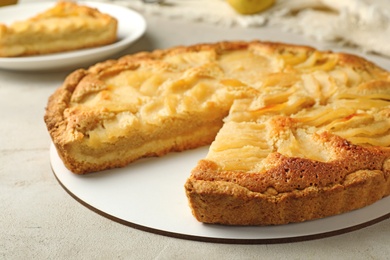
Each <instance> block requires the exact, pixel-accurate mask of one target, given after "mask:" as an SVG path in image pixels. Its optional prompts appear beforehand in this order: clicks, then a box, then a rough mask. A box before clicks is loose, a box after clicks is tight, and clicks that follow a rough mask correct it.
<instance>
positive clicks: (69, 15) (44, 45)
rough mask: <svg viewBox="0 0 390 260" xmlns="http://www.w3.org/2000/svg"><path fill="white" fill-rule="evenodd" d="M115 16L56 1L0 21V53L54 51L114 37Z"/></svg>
mask: <svg viewBox="0 0 390 260" xmlns="http://www.w3.org/2000/svg"><path fill="white" fill-rule="evenodd" d="M117 26H118V25H117V20H116V19H115V18H114V17H112V16H110V15H108V14H104V13H101V12H100V11H99V10H97V9H96V8H92V7H88V6H84V5H80V4H77V3H74V2H70V1H59V2H58V3H57V4H56V5H55V6H54V7H51V8H50V9H48V10H46V11H44V12H42V13H40V14H37V15H36V16H34V17H32V18H30V19H27V20H24V21H17V22H14V23H13V24H11V25H9V26H6V25H3V24H0V57H16V56H29V55H37V54H46V53H56V52H63V51H70V50H78V49H84V48H90V47H97V46H102V45H107V44H111V43H113V42H115V41H116V40H117Z"/></svg>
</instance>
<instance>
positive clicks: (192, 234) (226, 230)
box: [50, 145, 390, 243]
mask: <svg viewBox="0 0 390 260" xmlns="http://www.w3.org/2000/svg"><path fill="white" fill-rule="evenodd" d="M207 150H208V147H202V148H199V149H195V150H190V151H185V152H181V153H171V154H168V155H166V156H164V157H161V158H148V159H142V160H138V161H136V162H135V163H133V164H130V165H129V166H128V167H125V168H121V169H115V170H108V171H104V172H99V173H94V174H89V175H75V174H73V173H71V172H70V171H69V170H67V169H66V168H65V166H64V165H63V163H62V161H61V159H60V158H59V157H58V154H57V151H56V150H55V148H54V145H52V146H51V150H50V158H51V164H52V168H53V172H54V174H55V176H56V178H57V179H58V181H59V182H60V184H61V185H62V186H63V187H64V188H65V190H66V191H67V192H68V193H69V194H70V195H72V196H73V197H74V198H75V199H76V200H78V201H79V202H81V203H82V204H83V205H85V206H87V207H88V208H90V209H92V210H94V211H95V212H97V213H99V214H101V215H103V216H105V217H108V218H110V219H112V220H114V221H117V222H119V223H122V224H125V225H128V226H131V227H135V228H138V229H141V230H145V231H150V232H154V233H158V234H162V235H167V236H172V237H177V238H184V239H190V240H199V241H207V242H219V243H280V242H293V241H302V240H308V239H315V238H321V237H327V236H332V235H337V234H341V233H345V232H349V231H353V230H356V229H359V228H362V227H366V226H368V225H371V224H374V223H377V222H378V221H381V220H384V219H387V218H389V217H390V197H387V198H384V199H382V200H380V201H378V202H376V203H375V204H373V205H370V206H368V207H365V208H363V209H359V210H355V211H352V212H349V213H345V214H341V215H338V216H333V217H328V218H324V219H319V220H313V221H307V222H303V223H298V224H288V225H281V226H268V227H237V226H233V227H232V226H222V225H206V224H201V223H199V222H198V221H197V220H195V218H194V217H193V216H192V215H191V211H190V208H189V206H188V203H187V198H186V195H185V192H184V183H185V181H186V179H187V178H188V176H189V173H190V171H191V169H192V168H193V167H194V166H195V165H196V163H197V162H198V160H199V159H201V158H204V156H205V155H206V153H207Z"/></svg>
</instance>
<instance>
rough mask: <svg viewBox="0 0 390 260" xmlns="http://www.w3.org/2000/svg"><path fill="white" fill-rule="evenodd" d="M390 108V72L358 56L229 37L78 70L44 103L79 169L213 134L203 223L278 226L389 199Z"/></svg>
mask: <svg viewBox="0 0 390 260" xmlns="http://www.w3.org/2000/svg"><path fill="white" fill-rule="evenodd" d="M389 100H390V74H389V72H387V71H385V70H383V69H381V68H379V67H378V66H376V65H374V64H373V63H371V62H369V61H367V60H365V59H363V58H360V57H357V56H353V55H349V54H343V53H332V52H320V51H317V50H315V49H314V48H311V47H307V46H295V45H289V44H283V43H272V42H259V41H253V42H220V43H215V44H198V45H194V46H188V47H185V46H180V47H175V48H171V49H166V50H156V51H153V52H142V53H138V54H134V55H127V56H124V57H122V58H120V59H119V60H109V61H105V62H102V63H99V64H96V65H95V66H93V67H91V68H89V69H88V70H78V71H75V72H74V73H72V74H71V75H69V76H68V78H67V79H66V80H65V82H64V84H63V86H61V87H60V88H59V89H58V90H57V91H56V92H55V93H54V94H53V96H52V97H51V98H50V99H49V103H48V106H47V112H46V115H45V121H46V124H47V127H48V130H49V132H50V135H51V137H52V139H53V142H54V144H55V145H56V148H57V150H58V152H59V155H60V156H61V158H62V159H63V161H64V163H65V165H66V166H67V167H68V168H69V169H70V170H71V171H73V172H75V173H80V174H83V173H88V172H93V171H99V170H104V169H108V168H113V167H122V166H125V165H126V164H128V163H130V162H132V161H134V160H136V159H138V158H141V157H145V156H161V155H163V154H165V153H167V152H170V151H182V150H186V149H190V148H194V147H198V146H201V145H205V144H210V143H211V142H212V141H213V140H214V139H215V140H214V142H213V143H212V145H211V147H210V150H209V154H208V155H207V156H206V158H205V159H204V160H201V161H200V162H199V163H198V165H197V166H196V167H195V168H194V170H193V171H192V174H191V176H190V177H189V178H188V180H187V182H186V184H185V188H186V193H187V196H188V198H189V203H190V206H191V208H192V210H193V214H194V216H195V217H196V218H197V219H198V220H199V221H202V222H206V223H219V224H228V225H272V224H285V223H290V222H300V221H305V220H310V219H316V218H322V217H325V216H331V215H335V214H340V213H342V212H347V211H350V210H353V209H357V208H361V207H364V206H366V205H369V204H371V203H373V202H375V201H377V200H379V199H381V198H383V197H385V196H388V195H389V194H390V177H389V175H390V148H389V147H390V138H389V136H390V120H389V115H390V104H389V103H390V102H389ZM223 120H224V122H223Z"/></svg>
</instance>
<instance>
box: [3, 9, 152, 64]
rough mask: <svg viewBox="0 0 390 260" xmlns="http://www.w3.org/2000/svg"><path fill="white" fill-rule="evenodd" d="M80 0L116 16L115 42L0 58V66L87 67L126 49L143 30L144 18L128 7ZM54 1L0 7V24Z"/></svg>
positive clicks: (23, 16)
mask: <svg viewBox="0 0 390 260" xmlns="http://www.w3.org/2000/svg"><path fill="white" fill-rule="evenodd" d="M80 3H81V4H86V5H88V6H92V7H95V8H98V9H99V10H100V11H101V12H104V13H107V14H110V15H112V16H114V17H115V18H117V19H118V41H117V42H115V43H113V44H110V45H106V46H102V47H96V48H89V49H84V50H78V51H69V52H62V53H56V54H47V55H36V56H29V57H15V58H13V57H12V58H0V68H3V69H11V70H24V71H26V70H29V71H37V70H58V69H73V68H76V67H77V68H80V67H83V66H88V65H91V64H93V63H95V62H98V61H101V60H103V59H106V58H108V57H109V56H110V55H113V54H115V53H118V52H120V51H122V50H124V49H126V48H127V47H128V46H129V45H130V44H131V43H133V42H134V41H136V40H137V39H138V38H140V37H141V36H142V35H143V34H144V32H145V30H146V21H145V19H144V18H143V17H142V16H141V15H140V14H139V13H137V12H135V11H133V10H131V9H128V8H125V7H121V6H118V5H112V4H105V3H98V2H80ZM54 4H55V3H54V2H38V3H25V4H19V5H15V6H7V7H2V8H0V23H4V24H10V23H11V22H13V21H16V20H24V19H27V18H29V17H31V16H34V15H36V14H37V13H39V12H42V11H44V10H46V9H48V8H50V7H51V6H53V5H54Z"/></svg>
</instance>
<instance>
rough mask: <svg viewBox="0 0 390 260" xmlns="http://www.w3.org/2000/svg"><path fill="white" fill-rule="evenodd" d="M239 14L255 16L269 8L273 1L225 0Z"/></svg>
mask: <svg viewBox="0 0 390 260" xmlns="http://www.w3.org/2000/svg"><path fill="white" fill-rule="evenodd" d="M226 1H227V2H228V3H229V4H230V5H231V6H232V7H233V8H234V10H236V11H237V12H238V13H240V14H256V13H259V12H261V11H264V10H265V9H267V8H269V7H271V6H272V5H273V4H274V3H275V0H226Z"/></svg>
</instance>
